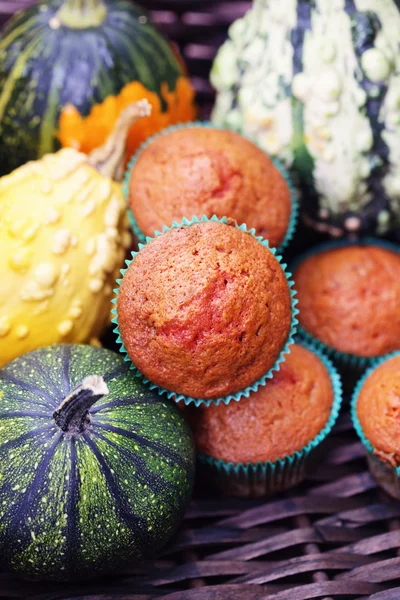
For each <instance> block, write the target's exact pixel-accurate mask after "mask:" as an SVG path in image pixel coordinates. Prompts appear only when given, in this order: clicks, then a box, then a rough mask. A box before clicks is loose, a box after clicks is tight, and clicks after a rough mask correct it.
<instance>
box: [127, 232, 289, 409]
mask: <svg viewBox="0 0 400 600" xmlns="http://www.w3.org/2000/svg"><path fill="white" fill-rule="evenodd" d="M291 313H292V311H291V295H290V290H289V285H288V283H287V280H286V276H285V274H284V272H283V270H282V268H281V266H280V264H279V262H278V261H277V260H276V258H275V257H274V255H273V254H272V252H271V251H270V250H269V249H268V248H266V247H265V246H263V245H262V244H261V243H260V242H259V241H257V240H256V239H255V238H254V237H253V236H251V235H250V234H248V233H246V232H244V231H242V230H240V229H237V228H236V227H232V226H228V225H226V224H224V223H220V222H212V221H211V222H201V223H197V224H193V225H190V226H183V227H180V228H176V229H172V230H169V231H167V232H165V233H163V234H162V235H160V236H158V237H157V238H155V239H154V240H153V241H151V242H150V243H149V244H148V245H147V246H145V247H144V248H143V249H142V250H141V251H140V252H139V253H138V254H137V255H136V257H135V259H134V260H133V261H132V263H131V264H130V266H129V268H128V270H127V272H126V273H125V275H124V278H123V280H122V283H121V287H120V291H119V296H118V301H117V314H118V324H119V329H120V333H121V338H122V341H123V343H124V345H125V348H126V350H127V352H128V355H129V357H130V358H131V360H132V362H133V363H134V364H135V366H136V367H137V368H138V369H139V371H141V373H142V374H143V375H144V376H145V377H147V378H148V379H149V380H150V381H151V382H153V383H155V384H156V385H158V386H160V387H162V388H165V389H167V390H169V391H172V392H176V393H178V394H185V395H187V396H190V397H193V398H201V399H217V398H220V397H225V396H227V395H229V394H235V393H236V392H239V391H241V390H243V389H244V388H246V387H247V386H249V385H252V384H253V383H254V382H255V381H257V380H258V379H259V378H260V377H262V376H263V375H265V374H266V373H267V371H268V370H269V369H271V368H272V367H273V366H274V365H275V363H276V361H277V359H278V357H279V355H280V353H281V351H282V350H283V348H284V346H285V344H286V342H287V339H288V336H289V332H290V326H291Z"/></svg>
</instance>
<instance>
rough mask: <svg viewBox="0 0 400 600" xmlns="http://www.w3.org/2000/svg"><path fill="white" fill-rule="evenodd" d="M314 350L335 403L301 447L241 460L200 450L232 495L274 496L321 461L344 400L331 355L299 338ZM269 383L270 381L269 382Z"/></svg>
mask: <svg viewBox="0 0 400 600" xmlns="http://www.w3.org/2000/svg"><path fill="white" fill-rule="evenodd" d="M297 343H299V344H300V345H301V346H303V347H304V348H307V349H308V350H310V351H311V352H313V353H314V354H315V355H316V356H318V358H319V359H320V360H321V362H322V363H323V364H324V365H325V367H326V369H327V371H328V372H329V376H330V379H331V383H332V389H333V403H332V408H331V413H330V416H329V419H328V421H327V423H326V425H325V427H324V428H323V429H322V430H321V431H320V432H319V433H318V434H317V435H316V436H315V438H314V439H313V440H311V441H310V442H309V443H308V444H307V445H306V446H304V447H303V448H302V449H301V450H298V451H296V452H294V453H293V454H291V455H289V456H285V457H283V458H278V460H276V461H274V462H270V461H268V462H258V463H256V464H253V463H238V464H234V463H232V462H227V461H224V460H217V459H216V458H214V457H212V456H207V455H206V454H201V453H198V459H199V462H200V465H201V467H202V468H203V470H204V472H205V474H206V476H207V478H208V479H209V480H210V481H212V482H213V483H214V485H215V486H216V487H217V488H218V489H220V490H221V491H223V492H224V493H226V494H228V495H233V496H241V497H260V496H270V495H272V494H275V493H278V492H282V491H284V490H287V489H289V488H291V487H294V486H295V485H297V484H299V483H300V482H301V481H302V480H303V479H304V478H305V476H306V474H307V472H308V470H309V468H310V466H312V465H313V464H315V462H317V461H318V450H319V447H320V445H321V443H322V442H323V441H324V440H325V439H326V437H327V436H328V435H329V433H330V432H331V431H332V428H333V426H334V425H335V423H336V421H337V418H338V415H339V412H340V407H341V404H342V383H341V379H340V375H339V373H338V372H337V370H336V368H335V367H334V365H333V364H332V362H331V361H330V360H329V358H328V357H327V356H326V355H325V354H324V353H323V352H322V351H321V350H320V349H319V348H317V347H316V346H315V345H314V344H310V343H308V342H304V341H303V342H297ZM267 385H268V383H267Z"/></svg>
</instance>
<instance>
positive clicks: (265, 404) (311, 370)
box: [188, 344, 341, 496]
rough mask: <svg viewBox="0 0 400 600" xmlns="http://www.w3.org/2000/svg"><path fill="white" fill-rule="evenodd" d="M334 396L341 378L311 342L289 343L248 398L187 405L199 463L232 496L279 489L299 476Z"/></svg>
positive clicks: (329, 419)
mask: <svg viewBox="0 0 400 600" xmlns="http://www.w3.org/2000/svg"><path fill="white" fill-rule="evenodd" d="M340 400H341V388H340V379H339V376H338V375H337V373H336V372H335V370H334V368H333V367H332V365H331V363H330V362H329V361H327V359H326V358H325V357H324V356H322V355H321V354H320V353H318V352H316V351H315V350H314V349H313V348H312V347H311V346H308V345H300V344H295V345H293V346H292V347H291V350H290V354H289V355H288V357H287V358H286V360H285V362H283V363H282V364H281V365H280V369H279V371H278V372H277V373H275V374H274V376H273V378H272V379H271V380H269V381H268V382H267V383H266V385H265V386H263V387H260V388H259V389H258V390H257V391H256V392H253V393H251V394H250V396H249V398H244V399H242V400H241V401H240V402H239V403H236V402H232V403H230V404H229V405H228V406H226V405H224V404H221V405H219V406H210V407H208V408H207V407H203V406H202V407H200V408H197V409H188V410H189V411H190V413H189V415H188V421H189V424H190V425H191V427H192V430H193V434H194V438H195V443H196V447H197V450H198V452H199V453H200V460H201V462H202V463H203V464H204V465H205V466H206V467H207V469H208V475H209V476H211V477H212V478H213V480H214V481H215V483H216V484H217V486H218V487H219V488H221V489H222V490H224V491H225V492H227V493H229V494H233V495H244V496H247V495H264V494H268V493H271V492H274V491H282V490H283V489H286V488H288V487H291V486H293V485H295V484H296V483H298V482H299V481H300V480H301V479H303V477H304V474H305V468H306V465H307V463H308V462H309V460H310V459H312V458H313V454H314V452H313V451H314V450H315V448H316V447H317V446H318V445H319V443H320V442H321V441H322V439H323V438H325V436H326V435H327V434H328V432H329V431H330V429H331V428H332V425H333V423H334V421H335V419H336V417H337V414H338V410H339V405H340Z"/></svg>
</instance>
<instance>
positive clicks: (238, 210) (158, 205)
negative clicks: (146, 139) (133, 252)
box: [129, 127, 292, 247]
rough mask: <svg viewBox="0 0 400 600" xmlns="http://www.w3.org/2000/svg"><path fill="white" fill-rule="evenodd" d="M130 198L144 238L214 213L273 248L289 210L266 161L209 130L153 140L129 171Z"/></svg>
mask: <svg viewBox="0 0 400 600" xmlns="http://www.w3.org/2000/svg"><path fill="white" fill-rule="evenodd" d="M129 198H130V205H131V209H132V212H133V214H134V217H135V220H136V222H137V224H138V226H139V228H140V229H141V231H142V232H143V233H144V234H145V235H148V236H153V235H154V231H155V230H158V231H161V230H162V227H163V225H167V226H168V227H169V226H171V225H172V223H173V222H174V221H176V222H180V221H182V219H183V218H184V217H186V218H189V219H191V218H192V217H194V216H197V217H199V218H200V217H202V216H203V215H206V216H207V217H209V218H211V217H212V216H213V215H214V214H215V215H217V216H218V217H219V218H222V217H233V218H234V219H236V220H237V222H238V223H239V224H242V223H246V224H247V226H248V227H249V228H252V227H254V228H255V229H256V231H257V234H258V235H261V236H262V237H263V238H265V239H268V240H269V242H270V245H271V246H272V247H278V246H279V245H280V244H281V243H282V241H283V239H284V237H285V235H286V231H287V228H288V225H289V221H290V215H291V211H292V206H291V192H290V188H289V185H288V183H287V182H286V180H285V178H284V176H283V175H282V174H281V172H280V171H279V169H277V168H276V167H275V165H274V164H273V162H272V160H271V159H270V158H269V156H268V155H267V154H266V153H265V152H263V151H262V150H260V149H259V148H258V147H257V146H256V145H255V144H253V143H252V142H250V141H249V140H246V139H245V138H243V137H242V136H240V135H238V134H237V133H234V132H232V131H224V130H219V129H213V128H209V127H189V128H187V127H185V128H183V129H179V130H176V131H171V132H169V133H167V134H165V135H161V136H159V137H157V138H156V139H154V140H153V141H152V142H151V143H150V144H149V146H147V148H145V149H144V150H143V151H142V153H141V154H140V156H139V158H138V160H137V162H136V164H135V166H134V167H133V169H132V172H131V175H130V179H129Z"/></svg>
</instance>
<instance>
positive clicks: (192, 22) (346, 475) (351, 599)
mask: <svg viewBox="0 0 400 600" xmlns="http://www.w3.org/2000/svg"><path fill="white" fill-rule="evenodd" d="M272 1H278V0H272ZM282 1H283V0H282ZM28 3H29V0H10V1H9V2H5V1H1V0H0V25H1V24H2V23H3V22H4V21H5V20H6V18H8V16H10V14H11V13H12V12H14V11H15V10H17V9H18V8H21V7H23V6H24V5H26V4H28ZM142 4H143V5H144V6H145V7H146V8H147V9H148V10H150V12H151V15H152V18H153V20H154V21H155V22H156V23H157V24H158V25H159V26H160V28H161V29H162V30H163V31H164V32H165V33H166V34H167V35H168V36H169V37H170V38H171V39H172V40H174V41H175V42H176V43H177V44H178V45H179V47H180V49H181V52H182V53H183V55H184V57H185V59H186V61H187V64H188V68H189V71H190V73H191V76H192V78H193V82H194V85H195V87H196V89H197V91H198V100H199V104H200V107H201V111H202V115H204V116H207V114H208V113H209V110H210V107H211V104H212V101H213V94H212V90H211V88H210V86H209V84H208V73H209V70H210V66H211V61H212V59H213V57H214V55H215V51H216V48H217V47H218V46H219V45H220V44H221V43H222V41H223V40H224V38H225V37H226V31H227V27H228V26H229V24H230V23H231V22H232V21H233V20H234V19H236V18H237V17H239V16H241V15H242V14H244V12H245V11H246V10H247V9H248V8H249V7H250V4H251V2H245V1H240V0H237V1H230V2H228V1H218V0H175V1H173V0H144V1H142ZM309 242H310V240H308V243H309ZM296 245H297V246H300V247H301V246H303V243H301V242H300V244H299V243H298V240H297V244H296V240H295V244H294V247H295V248H296ZM301 249H303V248H301ZM0 598H7V599H11V598H25V599H28V600H56V599H60V600H61V599H64V600H67V599H68V600H72V599H74V600H78V599H79V600H114V599H115V600H117V599H118V600H152V599H161V598H162V599H163V600H231V599H234V600H262V599H267V598H268V599H269V598H271V599H275V600H311V599H312V598H319V599H321V598H322V599H324V600H334V599H336V598H341V599H347V600H362V599H366V598H371V599H372V600H400V502H395V501H394V500H391V499H390V498H389V497H388V496H386V494H385V493H384V492H383V491H381V490H380V488H378V487H377V484H376V482H375V481H374V479H373V478H372V476H371V475H370V474H369V472H368V469H367V465H366V461H365V458H364V452H363V448H362V446H361V444H360V443H359V442H358V440H357V437H356V435H355V433H354V432H353V430H352V426H351V422H350V418H349V414H348V408H347V409H346V408H345V410H344V411H343V414H342V417H341V418H340V419H339V423H338V425H337V426H336V428H335V431H334V433H333V435H332V436H330V437H329V439H328V440H327V442H326V446H325V453H324V459H323V462H322V463H321V464H320V465H319V466H318V467H317V468H316V469H315V471H314V472H313V473H312V474H311V476H309V478H308V479H307V480H306V481H305V482H304V483H303V484H302V485H301V486H300V487H298V488H296V489H295V490H293V491H291V492H287V493H284V494H281V495H279V496H276V497H274V498H272V499H270V500H240V499H233V498H228V497H223V496H220V495H218V494H216V493H215V492H213V491H212V490H211V489H210V486H209V483H208V482H207V481H205V480H202V479H201V478H200V477H199V478H198V481H197V489H196V491H195V496H194V500H193V501H192V504H191V506H190V509H189V511H188V513H187V514H186V519H185V522H184V524H183V526H182V527H181V529H180V531H179V532H178V534H177V535H176V537H175V539H174V540H173V541H172V542H171V543H170V544H169V546H168V547H167V548H165V550H164V552H163V554H162V555H161V556H160V557H159V559H158V560H157V561H154V560H153V561H149V562H146V563H143V564H141V565H140V566H138V567H132V568H127V569H125V570H124V571H123V572H121V573H119V574H117V575H116V576H115V577H113V578H110V577H108V578H107V579H103V580H97V581H94V582H89V583H84V584H82V583H81V584H74V585H61V586H60V585H57V584H53V583H46V584H44V583H32V582H23V581H21V580H19V579H17V578H15V577H13V576H10V575H7V574H2V573H0Z"/></svg>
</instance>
